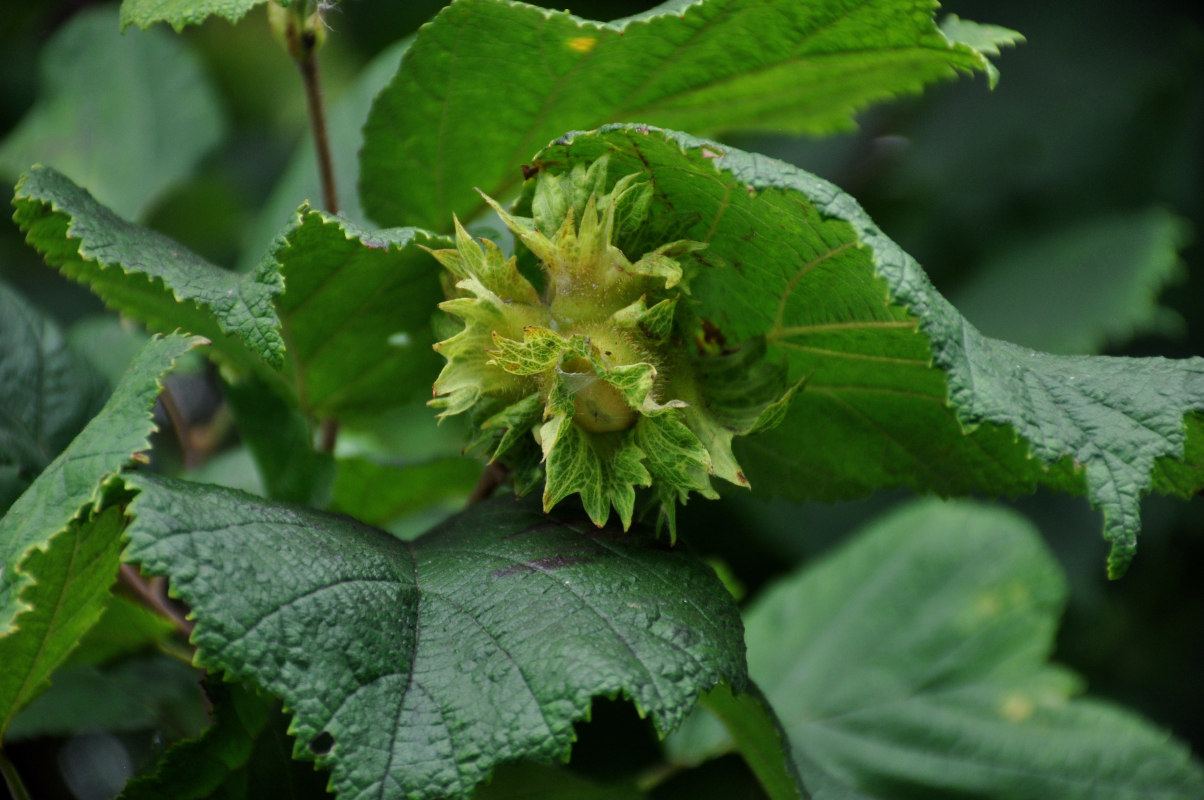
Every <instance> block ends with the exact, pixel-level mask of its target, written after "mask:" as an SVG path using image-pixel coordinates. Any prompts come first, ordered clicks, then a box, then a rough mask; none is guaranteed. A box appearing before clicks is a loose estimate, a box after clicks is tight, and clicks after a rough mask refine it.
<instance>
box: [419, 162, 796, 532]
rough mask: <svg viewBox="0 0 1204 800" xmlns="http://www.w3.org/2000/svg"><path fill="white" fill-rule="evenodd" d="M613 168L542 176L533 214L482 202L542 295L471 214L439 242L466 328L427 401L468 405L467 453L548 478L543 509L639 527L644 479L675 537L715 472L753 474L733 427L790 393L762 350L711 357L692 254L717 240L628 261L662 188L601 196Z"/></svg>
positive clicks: (623, 187)
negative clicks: (469, 224)
mask: <svg viewBox="0 0 1204 800" xmlns="http://www.w3.org/2000/svg"><path fill="white" fill-rule="evenodd" d="M606 169H607V163H606V159H600V160H599V161H596V162H594V163H593V164H592V165H590V166H589V167H588V168H587V167H584V166H578V167H576V168H574V169H573V170H571V171H568V172H566V173H564V174H562V175H551V174H547V173H540V174H539V175H538V176H537V178H536V179H535V180H536V184H535V187H534V192H533V193H532V194H531V195H530V207H531V213H532V216H531V217H519V216H512V215H511V214H509V213H507V212H506V211H505V210H504V209H503V208H501V207H500V206H499V205H498V204H497V203H496V202H494V201H493V200H492V199H490V198H488V197H486V198H485V199H486V201H487V202H488V203H489V204H490V205H491V206H492V207H493V208H494V210H495V211H496V212H497V213H498V215H499V216H500V217H501V218H502V220H503V221H504V222H505V224H506V226H507V227H508V228H509V229H510V231H511V232H512V233H513V234H514V237H515V239H516V240H517V241H518V242H519V243H521V246H522V247H525V248H526V249H527V250H529V251H530V253H531V254H532V255H533V256H534V257H535V259H537V260H538V262H539V265H540V269H541V272H542V278H543V281H542V283H543V285H542V290H537V289H536V287H535V285H533V284H532V282H531V281H529V280H528V279H527V278H526V277H525V276H524V275H523V274H522V273H521V272H520V270H519V268H518V262H517V259H516V258H515V257H513V256H512V257H510V258H507V257H506V256H505V255H504V254H503V252H502V250H501V249H500V248H499V247H498V246H497V245H496V244H495V243H493V242H491V241H489V240H487V239H481V240H474V239H473V238H472V237H471V236H469V234H468V233H467V232H466V231H465V230H464V228H463V226H462V225H461V224H460V222H459V220H456V223H455V224H456V248H455V249H449V250H436V251H432V254H433V255H434V256H435V258H436V259H438V260H439V263H440V264H442V265H443V266H444V267H445V268H446V269H447V271H448V273H449V274H450V277H451V279H452V280H451V281H449V284H454V285H449V286H448V293H449V295H451V297H450V299H448V300H447V301H445V302H443V303H441V304H440V306H439V307H440V308H441V309H442V310H443V311H445V312H447V314H449V315H451V316H452V317H455V318H457V319H459V320H460V321H461V322H462V323H463V327H462V328H461V329H460V330H459V331H458V332H457V333H456V334H455V335H453V336H451V337H450V338H447V339H445V340H444V341H441V342H439V343H438V344H436V345H435V349H436V350H437V351H438V352H439V353H440V354H441V355H443V357H444V358H446V359H447V364H446V365H445V366H444V367H443V370H442V372H441V373H440V374H439V377H438V379H437V380H436V381H435V385H434V399H433V400H432V401H431V402H430V405H431V406H433V407H435V408H437V409H439V410H440V416H441V417H444V416H450V415H456V414H462V413H466V412H467V413H470V414H471V416H472V420H473V440H472V443H471V444H470V450H475V451H479V452H483V453H484V454H485V455H487V456H488V457H489V458H490V460H491V461H493V460H496V461H501V462H502V463H504V464H506V465H507V466H509V467H510V468H511V469H512V471H513V473H514V478H515V488H516V490H517V491H518V492H519V493H524V492H525V491H528V490H530V489H531V488H533V487H534V486H536V485H538V483H539V480H540V479H541V478H544V477H546V482H545V484H544V494H543V504H544V508H545V510H550V509H551V508H552V507H553V506H554V505H556V503H558V502H560V501H561V500H562V499H564V498H565V497H568V496H569V495H571V494H579V495H580V496H581V500H582V502H583V504H584V506H585V510H586V513H588V514H589V516H590V519H592V520H593V521H594V523H595V524H597V525H599V526H602V525H604V524H605V523H606V520H607V518H608V517H609V515H610V509H611V508H612V507H613V508H614V510H615V511H616V512H617V513H618V515H619V519H620V520H621V521H622V523H623V527H624V528H627V527H628V526H630V524H631V520H632V516H633V514H634V511H635V507H636V499H637V493H636V488H637V487H651V488H652V491H651V492H650V493H646V496H647V497H648V499H649V501H650V504H651V505H654V506H655V505H659V508H660V511H661V513H660V515H659V517H658V522H659V523H664V524H667V525H668V528H669V530H670V534H671V535H674V534H675V521H674V520H675V516H674V512H675V508H676V504H677V503H678V502H682V503H684V502H685V501H686V498H687V496H688V495H689V493H690V492H697V493H698V494H700V495H702V496H704V497H711V498H713V497H716V496H717V495H716V493H715V490H714V488H713V487H712V486H711V480H710V476H712V475H716V476H718V477H720V478H723V479H725V480H728V481H731V482H732V483H736V484H740V485H744V486H747V485H748V482H747V480H746V479H745V477H744V474H743V473H742V472H741V470H740V468H739V465H738V464H737V463H736V459H735V457H734V456H733V455H732V451H731V442H732V438H733V436H735V435H737V434H743V433H749V432H752V431H754V430H757V429H761V428H764V427H766V426H768V425H769V424H771V423H772V422H773V421H774V420H775V419H776V418H778V417H779V416H780V413H779V412H780V411H782V410H783V409H784V407H785V403H786V402H787V400H788V398H789V395H790V393H791V392H792V391H793V390H792V389H788V388H785V383H784V375H783V374H782V371H781V370H780V369H775V368H773V367H767V366H766V365H765V363H764V361H763V359H762V358H760V356H761V355H763V347H762V348H761V350H760V351H756V350H755V348H753V349H751V350H750V349H749V348H742V349H740V350H738V351H735V352H732V353H726V354H719V353H708V352H707V350H708V348H707V347H705V346H703V345H702V344H701V342H702V339H701V337H700V334H699V333H698V332H696V331H695V330H694V329H695V328H698V327H699V326H698V324H697V321H696V320H695V319H694V318H693V317H692V315H690V314H689V313H688V311H687V310H686V309H684V308H683V306H685V305H686V303H683V302H682V298H683V295H684V294H686V287H687V281H686V273H687V270H686V269H685V268H684V266H683V263H684V262H685V261H686V260H687V259H688V258H690V257H691V256H692V254H695V253H698V252H699V251H702V250H703V249H704V248H705V247H706V245H705V244H703V243H701V242H695V241H689V240H678V241H673V242H669V243H667V244H663V245H661V246H659V247H655V248H653V249H652V250H650V251H648V252H644V253H643V254H642V255H640V256H639V257H638V258H634V259H633V258H632V257H631V256H629V254H628V253H626V252H624V250H623V249H621V248H620V247H619V246H618V244H617V243H616V240H617V238H618V236H619V234H620V232H627V231H635V230H639V228H640V226H641V225H643V224H644V223H646V222H647V220H648V216H649V213H650V208H651V200H652V192H651V187H650V186H649V185H648V184H647V183H646V182H642V181H641V180H640V176H639V175H627V176H624V177H622V178H620V179H619V180H617V181H615V182H614V183H613V185H611V186H610V188H609V190H608V191H604V189H605V188H606V186H607V181H606ZM628 238H631V237H628ZM699 330H701V329H699ZM709 380H715V381H718V382H719V383H720V384H722V386H726V387H728V389H729V391H728V392H727V393H726V394H727V395H728V396H729V397H728V399H729V400H731V399H735V403H734V404H733V403H731V402H727V401H724V400H723V399H722V397H723V395H724V392H723V391H722V390H721V391H720V392H718V395H717V397H719V398H720V400H719V401H718V402H709V400H711V398H708V396H707V395H708V392H707V388H708V387H707V386H706V385H705V384H706V383H707V382H708V381H709ZM733 386H737V387H739V388H740V391H736V392H732V391H730V389H731V387H733ZM766 389H768V391H766ZM750 398H751V399H750Z"/></svg>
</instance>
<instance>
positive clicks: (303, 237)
mask: <svg viewBox="0 0 1204 800" xmlns="http://www.w3.org/2000/svg"><path fill="white" fill-rule="evenodd" d="M446 244H448V240H446V239H444V238H442V237H436V236H433V235H431V234H429V233H426V232H425V231H421V230H418V229H416V228H397V229H391V230H380V231H372V230H368V229H366V228H362V227H360V226H359V225H356V224H355V223H353V222H350V221H348V220H345V219H341V218H339V217H335V216H332V215H330V214H326V213H324V212H321V211H314V210H312V209H307V208H302V209H301V211H300V212H298V214H297V215H296V216H295V218H294V221H293V224H292V225H291V226H290V227H289V228H288V229H287V230H286V231H285V232H284V233H283V234H282V235H281V236H280V238H279V239H278V240H277V242H276V246H275V249H274V250H273V252H272V254H271V256H270V257H269V259H268V260H272V261H275V262H276V263H277V264H278V265H279V271H280V274H281V275H282V276H283V280H284V286H285V291H284V293H283V294H282V295H281V296H280V297H279V298H278V300H277V306H278V308H279V312H280V318H281V320H282V321H283V324H284V332H285V336H286V338H287V341H288V350H289V364H288V368H287V370H288V373H289V377H290V378H291V379H292V381H293V382H294V384H295V386H296V392H297V396H298V397H299V399H300V403H301V407H302V409H303V410H305V411H306V412H307V413H309V414H312V415H314V416H318V417H333V418H336V419H342V418H355V417H366V416H372V415H375V414H378V413H380V412H382V411H384V410H387V409H389V408H392V407H395V406H398V405H401V404H403V403H405V402H407V401H409V400H412V399H414V398H415V397H416V396H419V395H425V394H426V393H428V392H429V391H430V386H431V384H432V383H433V381H434V379H435V376H436V375H438V374H439V360H440V359H439V357H438V356H437V355H436V354H435V353H434V352H433V351H432V350H431V345H432V344H433V343H434V339H433V337H432V335H431V326H430V321H431V316H432V315H433V314H436V313H438V312H437V310H436V305H437V304H438V303H439V301H440V300H442V299H443V292H442V289H441V288H440V286H439V279H438V275H439V265H438V263H437V262H436V261H435V259H433V258H431V257H430V255H429V254H428V253H427V252H426V251H425V250H424V249H423V248H424V247H432V246H434V247H440V246H446ZM265 263H266V262H265Z"/></svg>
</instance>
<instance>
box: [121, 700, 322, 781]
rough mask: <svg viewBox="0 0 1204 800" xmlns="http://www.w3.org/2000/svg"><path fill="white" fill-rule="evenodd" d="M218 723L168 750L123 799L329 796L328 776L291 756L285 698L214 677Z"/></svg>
mask: <svg viewBox="0 0 1204 800" xmlns="http://www.w3.org/2000/svg"><path fill="white" fill-rule="evenodd" d="M206 691H207V693H208V694H209V695H210V697H211V699H212V700H213V706H214V709H213V716H214V721H213V725H212V726H210V727H209V729H208V730H206V731H205V732H204V733H203V734H202V735H201V736H199V737H198V738H196V739H192V740H189V741H185V742H181V743H179V744H177V745H176V746H175V747H173V748H172V749H170V750H168V751H167V754H166V755H164V757H163V759H162V760H161V761H160V762H159V765H158V768H157V769H156V770H155V771H154V772H153V773H152V774H150V775H147V776H145V777H141V778H138V779H136V780H134V781H132V782H131V783H130V784H129V785H128V786H126V788H125V791H123V792H122V793H121V796H120V797H121V800H217V799H218V798H253V797H264V798H267V797H273V798H276V797H280V798H288V800H316V798H322V797H329V796H330V795H328V794H327V793H326V791H325V788H324V785H325V783H326V776H325V775H322V774H321V773H319V772H316V771H315V770H314V767H313V765H312V764H309V763H306V762H302V761H294V760H292V759H291V758H290V756H291V754H292V747H293V743H292V741H291V738H290V737H289V735H288V733H287V732H286V726H287V721H286V717H285V715H284V714H283V713H282V712H281V710H280V704H279V703H278V702H277V701H275V700H272V699H271V698H267V697H263V696H261V695H258V694H256V693H255V692H253V691H251V690H249V689H246V688H243V687H241V686H238V685H237V684H223V683H218V682H217V681H209V682H208V683H207V684H206Z"/></svg>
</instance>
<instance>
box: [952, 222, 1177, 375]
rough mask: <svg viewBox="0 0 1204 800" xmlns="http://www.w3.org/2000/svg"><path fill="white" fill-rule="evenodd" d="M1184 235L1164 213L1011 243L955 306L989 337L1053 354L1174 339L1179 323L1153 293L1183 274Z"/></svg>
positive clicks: (964, 290) (957, 297) (957, 298)
mask: <svg viewBox="0 0 1204 800" xmlns="http://www.w3.org/2000/svg"><path fill="white" fill-rule="evenodd" d="M1188 233H1189V228H1188V224H1187V221H1186V220H1184V219H1181V218H1179V217H1176V216H1175V215H1173V214H1171V213H1169V212H1168V211H1165V210H1164V209H1161V208H1152V209H1144V210H1142V211H1139V212H1135V213H1129V214H1123V215H1109V216H1106V217H1100V218H1096V219H1091V220H1088V221H1087V222H1083V223H1080V224H1078V225H1075V226H1072V227H1069V228H1066V229H1064V230H1059V231H1055V232H1053V233H1048V234H1045V235H1043V236H1040V237H1036V238H1033V239H1030V240H1027V241H1024V242H1020V243H1017V244H1014V245H1013V246H1012V247H1010V248H1008V249H1006V250H1004V251H1003V252H1001V253H999V254H998V255H997V256H995V257H993V258H991V259H989V260H988V261H987V262H986V263H984V264H982V265H981V266H980V267H979V268H978V269H977V271H976V273H975V275H974V276H973V277H972V278H971V279H970V281H969V283H968V284H966V285H964V286H962V287H960V288H959V290H958V291H957V292H956V293H954V294H953V295H952V297H951V299H952V300H953V302H954V304H955V305H956V306H957V308H958V310H959V311H961V312H962V313H963V314H964V315H965V316H966V319H968V320H970V322H971V323H973V324H974V326H975V327H977V328H978V329H980V330H981V331H983V332H984V333H986V334H987V335H989V336H995V337H999V338H1001V339H1006V340H1008V341H1010V342H1015V343H1016V344H1021V345H1025V346H1027V347H1035V348H1038V349H1040V350H1046V351H1048V352H1052V353H1068V354H1069V353H1080V354H1085V353H1094V352H1098V351H1100V350H1102V349H1103V348H1104V346H1105V345H1106V344H1108V343H1110V342H1111V343H1114V344H1115V343H1122V342H1125V341H1127V340H1128V339H1130V338H1131V337H1133V336H1134V335H1137V334H1143V333H1163V334H1169V333H1177V332H1179V331H1181V330H1182V328H1183V320H1182V319H1181V318H1180V317H1179V316H1178V315H1177V314H1176V313H1175V312H1174V311H1172V310H1170V309H1169V308H1167V307H1165V306H1162V305H1159V303H1158V295H1159V294H1160V293H1161V291H1162V290H1163V288H1164V287H1165V286H1166V284H1167V283H1168V282H1170V281H1172V280H1174V279H1175V278H1179V277H1182V275H1183V271H1184V270H1183V263H1182V262H1181V261H1180V260H1179V249H1180V248H1181V247H1183V246H1184V245H1185V244H1187V241H1188V238H1189V236H1188Z"/></svg>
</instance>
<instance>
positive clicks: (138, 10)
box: [121, 0, 293, 33]
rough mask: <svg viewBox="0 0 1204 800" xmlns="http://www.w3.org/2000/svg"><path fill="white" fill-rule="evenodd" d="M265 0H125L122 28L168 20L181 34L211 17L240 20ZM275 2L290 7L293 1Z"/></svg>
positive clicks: (281, 0)
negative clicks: (186, 27)
mask: <svg viewBox="0 0 1204 800" xmlns="http://www.w3.org/2000/svg"><path fill="white" fill-rule="evenodd" d="M264 2H266V0H121V29H122V30H123V31H124V30H125V29H126V28H128V27H129V26H130V25H137V26H138V27H139V28H142V29H144V30H145V29H146V28H149V27H150V26H151V25H154V24H155V23H156V22H166V23H167V24H169V25H171V27H173V28H175V29H176V32H177V33H179V32H180V31H182V30H184V28H185V26H187V25H197V24H199V23H201V22H204V21H205V19H206V18H207V17H210V16H219V17H222V18H223V19H226V20H229V21H230V22H238V21H239V20H240V19H242V18H243V16H244V15H245V14H246V13H247V12H248V11H250V10H251V9H252V8H254V7H255V6H257V5H261V4H262V3H264ZM274 2H277V3H278V4H280V5H282V6H287V5H289V4H290V3H292V2H293V0H274Z"/></svg>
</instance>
